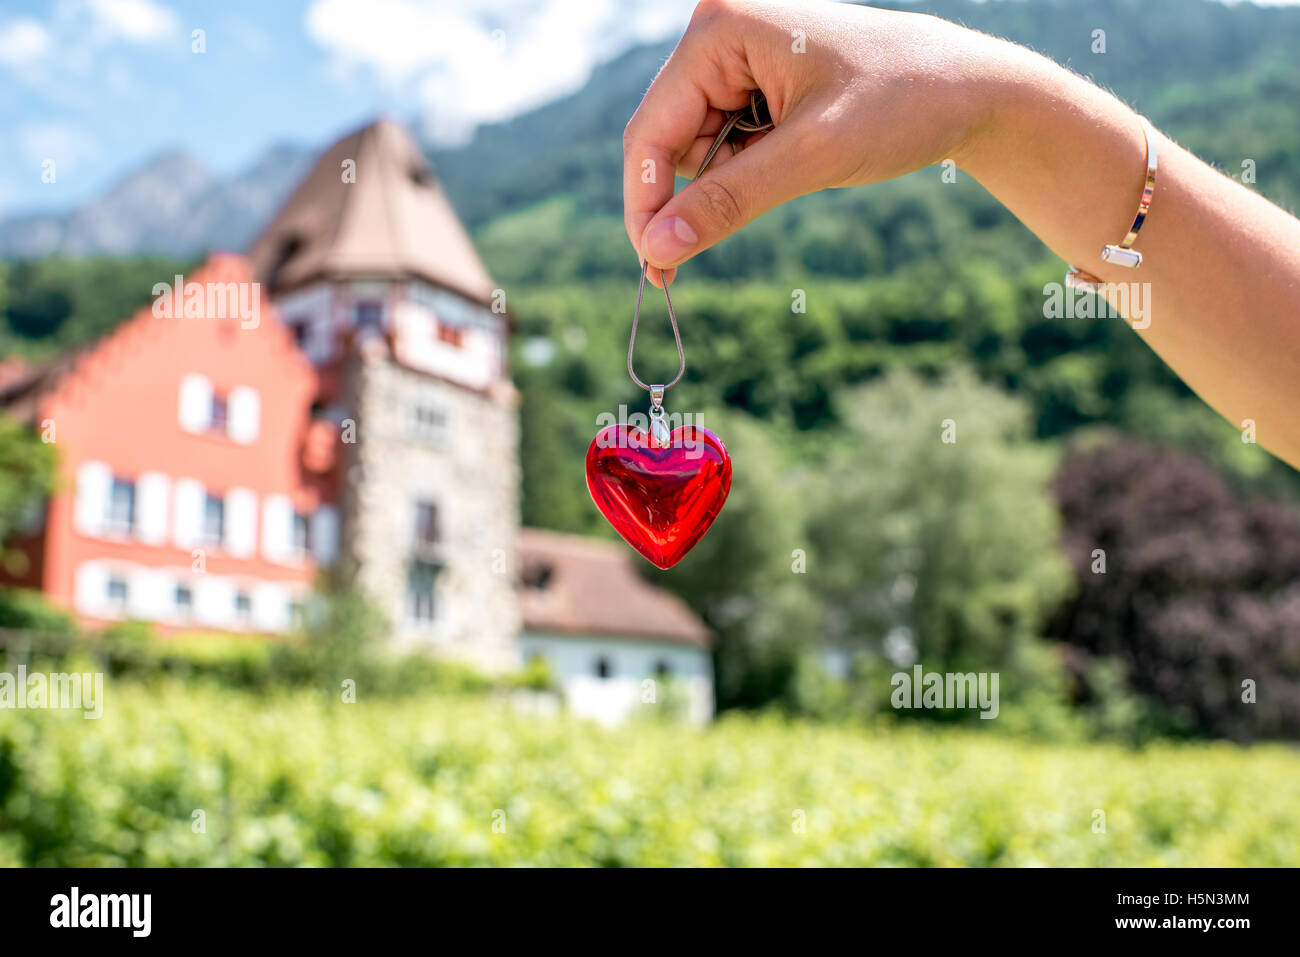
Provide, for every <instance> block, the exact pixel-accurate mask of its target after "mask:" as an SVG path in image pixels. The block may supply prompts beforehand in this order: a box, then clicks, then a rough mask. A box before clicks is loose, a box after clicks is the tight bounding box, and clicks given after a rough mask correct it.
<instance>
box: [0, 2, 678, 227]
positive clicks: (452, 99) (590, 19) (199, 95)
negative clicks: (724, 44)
mask: <svg viewBox="0 0 1300 957" xmlns="http://www.w3.org/2000/svg"><path fill="white" fill-rule="evenodd" d="M693 6H694V0H653V2H645V0H221V2H219V3H218V2H212V0H210V2H206V3H204V2H199V0H47V2H37V0H0V218H3V217H5V216H7V215H11V214H14V213H21V212H30V211H36V210H40V211H46V210H50V211H57V210H60V209H66V208H71V207H73V206H75V205H77V204H78V203H81V202H83V201H85V200H86V199H88V198H90V197H92V196H94V195H96V194H98V193H100V192H102V191H103V190H104V189H105V188H107V187H108V186H110V185H111V184H112V183H113V181H114V180H116V179H117V178H119V177H120V176H121V175H123V174H124V173H125V172H128V171H130V170H132V169H134V168H136V167H138V166H140V165H142V164H143V163H145V162H147V161H148V160H150V159H152V158H153V157H155V156H157V155H159V154H160V153H163V152H166V151H170V150H179V151H183V152H186V153H189V154H191V155H193V156H195V157H197V158H198V159H200V160H201V161H202V162H203V163H204V164H205V165H207V166H208V167H209V168H210V169H212V170H213V171H214V172H216V173H218V174H219V175H230V174H234V173H237V172H238V171H240V170H241V169H243V168H246V167H248V166H250V165H252V164H253V163H254V162H256V161H257V159H258V158H259V157H260V156H261V155H262V154H263V153H264V152H265V151H266V150H267V148H268V147H270V146H271V145H273V144H275V143H278V142H291V143H297V144H300V145H306V146H325V145H327V144H328V143H329V142H331V141H332V140H333V139H334V138H336V137H338V136H339V135H342V134H343V133H346V132H348V131H349V130H352V129H355V128H356V127H358V126H361V125H363V124H364V123H365V122H367V121H369V120H370V119H372V118H373V117H375V116H377V115H381V114H388V115H392V116H395V117H397V118H400V119H403V120H416V119H418V120H419V121H420V122H421V126H422V130H423V131H424V132H425V133H427V134H429V135H431V136H433V137H435V138H437V139H438V140H440V141H442V142H448V143H450V142H456V141H457V140H460V139H463V138H464V137H466V136H467V135H468V134H469V133H470V132H472V130H473V128H474V126H475V125H476V124H478V123H482V122H491V121H495V120H501V119H506V118H509V117H510V116H513V115H515V114H517V113H519V112H521V111H524V110H527V109H529V108H531V107H533V106H537V105H539V104H541V103H544V102H546V101H547V100H550V99H553V98H555V97H557V96H560V95H562V94H564V93H567V92H570V91H572V90H575V89H578V88H580V87H581V86H582V85H583V84H584V83H585V82H586V80H587V79H588V77H589V76H590V73H591V69H592V68H593V67H594V66H595V65H596V64H597V63H600V62H603V61H605V60H607V59H610V58H612V57H614V56H617V55H618V54H619V53H621V52H622V51H623V50H625V49H627V48H628V47H629V46H632V45H634V44H636V43H639V42H646V41H649V40H656V39H663V38H665V37H669V36H673V35H676V34H678V33H680V31H681V30H682V28H683V27H684V26H685V24H686V22H687V20H688V19H689V16H690V11H691V9H692V8H693ZM196 30H201V31H203V33H202V34H201V35H200V36H198V37H196V34H195V31H196ZM200 39H201V41H202V47H203V52H196V48H197V46H198V45H199V40H200ZM51 159H52V160H54V161H55V165H54V182H53V183H49V182H43V176H42V174H43V172H44V171H45V170H46V168H47V167H46V166H45V163H46V161H47V160H51ZM46 178H48V177H46Z"/></svg>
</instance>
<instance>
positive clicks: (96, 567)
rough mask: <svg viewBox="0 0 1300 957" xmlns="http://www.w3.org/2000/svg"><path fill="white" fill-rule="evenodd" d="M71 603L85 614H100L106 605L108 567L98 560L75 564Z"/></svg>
mask: <svg viewBox="0 0 1300 957" xmlns="http://www.w3.org/2000/svg"><path fill="white" fill-rule="evenodd" d="M73 587H74V595H73V604H74V605H75V606H76V609H77V611H79V612H81V613H82V614H85V615H101V614H103V612H104V609H105V607H106V606H107V605H108V568H107V567H105V566H104V565H103V564H101V563H100V562H82V563H81V564H80V565H78V566H77V580H76V583H75V585H74V586H73Z"/></svg>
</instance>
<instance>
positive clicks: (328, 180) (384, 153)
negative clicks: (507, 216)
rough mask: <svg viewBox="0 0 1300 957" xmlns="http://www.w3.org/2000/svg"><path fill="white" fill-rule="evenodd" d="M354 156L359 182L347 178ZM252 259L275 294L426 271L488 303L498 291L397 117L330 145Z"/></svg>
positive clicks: (434, 279) (425, 274)
mask: <svg viewBox="0 0 1300 957" xmlns="http://www.w3.org/2000/svg"><path fill="white" fill-rule="evenodd" d="M349 160H351V161H353V163H354V164H355V165H354V167H350V168H352V169H353V171H354V173H355V181H354V182H345V181H344V173H345V167H344V164H345V163H346V162H347V161H349ZM248 255H249V259H250V260H252V263H253V269H254V271H255V272H256V273H257V275H258V277H259V278H260V279H261V280H262V281H263V282H265V283H267V285H268V286H270V287H271V290H272V292H275V293H281V292H284V291H287V290H289V289H293V288H296V287H298V286H302V285H304V284H306V283H309V282H313V281H315V280H318V279H390V280H391V279H409V278H412V277H419V278H423V279H426V280H428V281H430V282H432V283H434V284H436V285H439V286H442V287H444V288H447V289H451V290H453V291H455V292H458V293H460V294H461V295H464V296H467V297H469V298H470V299H473V300H476V301H478V302H488V301H490V299H491V296H492V289H493V284H492V280H491V279H490V278H489V277H488V274H487V270H486V269H485V268H484V267H483V263H482V261H481V260H480V259H479V258H478V253H476V252H475V251H474V245H473V243H471V242H470V238H469V235H468V234H467V233H466V232H465V228H464V227H463V226H462V225H461V223H460V219H459V218H458V217H457V216H456V212H455V210H454V209H453V208H452V205H451V203H450V201H449V200H448V199H447V195H446V193H444V192H443V190H442V187H441V186H440V185H439V183H438V181H437V179H436V178H435V176H434V173H433V170H432V167H430V165H429V162H428V159H427V158H426V157H425V156H424V154H423V153H422V152H421V151H420V149H419V147H417V146H416V144H415V142H414V141H413V140H412V139H411V137H410V136H409V135H407V133H406V131H405V130H404V129H402V128H401V127H400V126H398V125H397V124H396V123H393V122H392V121H390V120H380V121H378V122H375V123H372V124H371V125H369V126H367V127H365V128H364V129H361V130H358V131H357V132H355V133H352V134H351V135H349V136H345V137H344V138H343V139H341V140H339V142H337V143H335V144H334V146H332V147H330V149H328V150H327V151H326V152H325V154H324V155H323V156H322V157H321V158H320V159H319V160H318V161H317V162H316V165H315V167H313V168H312V171H311V172H310V173H308V174H307V177H306V178H305V179H304V180H303V181H302V183H301V184H300V185H299V187H298V189H297V190H296V191H295V192H294V194H293V195H292V196H291V197H290V198H289V200H288V202H286V203H285V204H284V206H283V207H282V208H281V209H280V211H279V212H278V213H277V214H276V216H275V218H274V219H273V220H272V221H271V224H270V225H269V226H268V227H267V228H266V230H265V231H264V232H263V233H262V234H261V235H260V236H259V237H258V238H257V240H256V241H255V242H254V243H253V245H252V247H251V248H250V249H249V253H248Z"/></svg>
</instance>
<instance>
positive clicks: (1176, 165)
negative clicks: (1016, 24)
mask: <svg viewBox="0 0 1300 957" xmlns="http://www.w3.org/2000/svg"><path fill="white" fill-rule="evenodd" d="M1002 53H1003V55H1004V56H1005V59H1004V60H1003V62H1002V63H1001V64H1000V66H999V67H998V68H997V71H996V74H995V75H993V76H991V77H990V79H989V85H990V96H989V100H988V102H989V108H988V110H987V112H986V113H985V114H984V116H982V118H981V119H980V121H979V122H978V124H977V126H976V128H975V130H974V132H973V134H972V136H971V137H970V139H969V140H968V141H967V144H966V145H965V147H964V148H963V150H962V152H961V153H960V155H959V157H958V162H959V164H960V165H961V166H962V168H963V169H965V170H966V171H968V172H969V173H970V174H971V175H972V176H974V177H975V178H976V179H977V180H978V181H979V182H980V183H981V184H982V185H983V186H984V187H985V188H987V189H988V190H989V191H990V192H991V193H992V194H993V195H994V196H996V197H997V198H998V199H999V200H1000V201H1001V202H1002V203H1004V204H1005V205H1006V206H1007V207H1008V208H1009V209H1010V210H1011V211H1012V212H1013V213H1014V214H1015V215H1016V216H1017V217H1018V218H1019V219H1020V220H1021V221H1022V222H1024V223H1025V225H1026V226H1028V227H1029V228H1030V229H1031V230H1032V231H1033V232H1034V233H1035V234H1037V235H1038V236H1039V238H1041V239H1042V240H1043V241H1044V242H1045V243H1046V244H1047V245H1048V246H1049V247H1050V248H1051V249H1052V250H1053V251H1055V252H1056V253H1057V254H1058V255H1060V256H1061V258H1063V259H1064V260H1066V261H1067V262H1069V263H1073V264H1075V265H1077V266H1079V268H1081V269H1083V270H1085V271H1087V272H1090V273H1092V274H1094V275H1095V276H1097V277H1099V278H1101V279H1103V280H1105V281H1107V282H1113V283H1126V284H1127V283H1135V282H1136V283H1142V284H1149V285H1146V286H1144V288H1145V289H1146V290H1148V294H1147V295H1146V297H1145V299H1144V300H1143V305H1144V307H1145V309H1146V314H1145V315H1144V317H1143V322H1142V323H1139V324H1137V325H1138V326H1140V327H1141V326H1144V327H1143V328H1139V332H1140V334H1141V335H1142V336H1143V338H1145V339H1146V341H1147V342H1148V343H1149V344H1150V345H1151V347H1152V348H1153V349H1155V351H1156V352H1157V353H1158V354H1159V355H1160V356H1161V358H1162V359H1164V360H1165V361H1166V362H1167V363H1168V364H1169V365H1170V367H1172V368H1173V370H1174V371H1175V372H1177V373H1178V375H1179V376H1180V377H1181V378H1182V379H1183V380H1184V381H1185V382H1187V384H1188V385H1189V386H1190V387H1191V388H1192V389H1193V390H1195V391H1196V392H1197V393H1198V394H1199V395H1200V396H1201V397H1202V398H1203V399H1205V401H1206V402H1208V403H1209V404H1210V405H1211V406H1213V407H1214V408H1215V409H1216V410H1218V411H1219V412H1220V413H1221V414H1222V415H1224V416H1225V417H1226V418H1227V419H1228V420H1229V421H1231V422H1232V423H1233V424H1234V425H1236V426H1238V427H1240V425H1241V423H1242V421H1243V420H1245V419H1252V420H1254V422H1255V423H1256V427H1257V431H1258V441H1259V442H1260V443H1261V444H1263V445H1264V446H1266V447H1267V448H1269V449H1270V450H1271V451H1272V452H1274V453H1275V454H1276V455H1278V456H1279V457H1281V458H1283V459H1285V460H1286V461H1288V462H1289V463H1291V464H1292V465H1293V466H1297V467H1300V415H1297V408H1298V407H1300V319H1297V313H1298V312H1300V221H1297V220H1296V219H1295V218H1293V217H1292V216H1290V215H1288V214H1287V213H1286V212H1284V211H1283V210H1281V209H1279V208H1278V207H1276V206H1274V205H1273V204H1271V203H1269V202H1268V201H1267V200H1265V199H1263V198H1262V197H1260V196H1258V195H1257V194H1255V193H1254V192H1252V191H1251V190H1248V189H1246V188H1245V187H1244V186H1241V185H1239V184H1237V183H1234V182H1232V181H1231V180H1229V179H1227V178H1226V177H1224V176H1223V175H1221V174H1219V173H1218V172H1216V171H1214V170H1213V169H1211V168H1210V167H1209V166H1207V165H1206V164H1204V163H1202V162H1201V161H1200V160H1198V159H1197V158H1196V157H1194V156H1192V155H1191V154H1190V153H1188V152H1187V151H1186V150H1183V149H1182V148H1180V147H1178V146H1176V145H1175V144H1174V143H1173V142H1172V141H1170V140H1168V139H1167V138H1166V137H1164V136H1163V135H1159V134H1158V135H1157V141H1158V154H1159V171H1158V173H1157V177H1156V187H1155V196H1154V199H1153V201H1152V204H1151V213H1150V216H1149V217H1148V219H1147V221H1146V224H1145V225H1144V226H1143V228H1142V232H1141V234H1140V236H1139V238H1138V240H1137V242H1136V243H1135V245H1134V248H1135V249H1138V250H1139V251H1141V253H1142V256H1143V260H1142V265H1141V267H1140V268H1139V269H1125V268H1123V267H1116V266H1113V265H1111V264H1109V263H1106V262H1103V261H1102V260H1101V258H1100V251H1101V249H1102V247H1103V246H1104V245H1105V244H1107V243H1117V242H1119V241H1120V239H1121V238H1122V237H1123V235H1124V234H1125V233H1126V232H1127V231H1128V228H1129V225H1130V224H1131V222H1132V220H1133V215H1134V213H1135V212H1136V209H1137V202H1138V198H1139V196H1140V195H1141V192H1142V186H1143V182H1144V179H1145V167H1146V163H1145V157H1146V141H1145V138H1144V136H1143V132H1142V127H1141V124H1140V122H1139V121H1138V118H1137V116H1136V114H1134V113H1133V111H1131V110H1129V109H1128V108H1127V107H1125V106H1124V105H1123V104H1122V103H1120V102H1119V101H1118V100H1116V99H1115V98H1114V97H1112V96H1111V95H1110V94H1108V93H1105V92H1103V91H1102V90H1100V89H1098V88H1097V87H1095V86H1093V85H1092V84H1090V83H1088V82H1087V81H1085V80H1083V79H1081V78H1079V77H1077V76H1074V75H1073V74H1070V73H1068V72H1067V71H1065V70H1062V69H1060V68H1059V67H1056V66H1055V65H1053V64H1051V63H1050V62H1049V61H1047V60H1045V59H1043V58H1041V57H1038V56H1036V55H1034V54H1031V53H1029V52H1028V51H1025V50H1022V49H1020V48H1013V47H1011V46H1010V45H1003V49H1002ZM1148 319H1149V323H1147V320H1148Z"/></svg>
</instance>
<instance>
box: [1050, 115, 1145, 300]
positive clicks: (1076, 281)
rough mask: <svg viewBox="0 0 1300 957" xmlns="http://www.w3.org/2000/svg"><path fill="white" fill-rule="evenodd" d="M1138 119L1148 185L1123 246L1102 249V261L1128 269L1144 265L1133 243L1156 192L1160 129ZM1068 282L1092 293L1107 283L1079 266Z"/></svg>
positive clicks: (1072, 269) (1069, 274) (1121, 244)
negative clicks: (1144, 141) (1145, 155)
mask: <svg viewBox="0 0 1300 957" xmlns="http://www.w3.org/2000/svg"><path fill="white" fill-rule="evenodd" d="M1138 119H1139V120H1141V121H1142V132H1143V134H1145V136H1146V140H1147V181H1146V185H1145V186H1143V187H1142V199H1141V200H1140V201H1139V202H1138V211H1137V215H1136V216H1135V217H1133V225H1132V226H1130V227H1129V231H1128V235H1126V236H1125V237H1124V240H1123V241H1122V242H1121V243H1119V245H1115V244H1113V243H1111V244H1108V245H1107V246H1106V247H1105V248H1104V249H1102V251H1101V258H1102V261H1104V262H1108V263H1113V264H1115V265H1116V266H1123V267H1125V268H1126V269H1137V268H1138V267H1139V266H1141V265H1142V254H1141V253H1140V252H1138V251H1137V250H1136V249H1134V248H1133V244H1134V243H1135V242H1137V238H1138V233H1139V232H1140V231H1141V230H1142V224H1143V223H1145V222H1146V219H1147V213H1148V212H1150V210H1151V197H1152V196H1153V195H1155V191H1156V131H1155V130H1154V129H1152V127H1151V124H1150V123H1149V122H1147V118H1146V117H1145V116H1139V117H1138ZM1065 284H1066V286H1068V287H1070V288H1072V289H1085V290H1088V291H1090V292H1099V291H1100V289H1099V288H1098V287H1101V286H1104V285H1105V283H1104V282H1103V281H1102V280H1101V279H1098V278H1097V277H1096V276H1094V275H1093V274H1092V273H1088V272H1084V271H1083V270H1082V269H1080V268H1079V267H1078V266H1071V267H1070V271H1069V272H1067V273H1066V274H1065Z"/></svg>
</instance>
